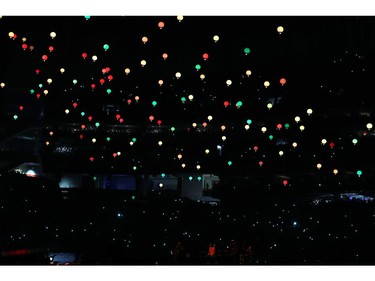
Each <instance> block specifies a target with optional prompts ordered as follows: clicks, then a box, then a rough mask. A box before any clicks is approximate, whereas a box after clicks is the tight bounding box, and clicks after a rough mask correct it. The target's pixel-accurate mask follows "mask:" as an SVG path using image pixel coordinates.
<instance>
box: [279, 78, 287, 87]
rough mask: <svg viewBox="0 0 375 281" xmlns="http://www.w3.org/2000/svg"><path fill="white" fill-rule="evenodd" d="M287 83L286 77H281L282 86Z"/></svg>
mask: <svg viewBox="0 0 375 281" xmlns="http://www.w3.org/2000/svg"><path fill="white" fill-rule="evenodd" d="M285 83H286V79H285V78H281V79H280V84H281V85H282V86H284V84H285Z"/></svg>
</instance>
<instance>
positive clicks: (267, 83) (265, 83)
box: [263, 81, 271, 88]
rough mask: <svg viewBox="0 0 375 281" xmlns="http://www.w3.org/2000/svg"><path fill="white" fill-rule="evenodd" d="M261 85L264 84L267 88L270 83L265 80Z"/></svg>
mask: <svg viewBox="0 0 375 281" xmlns="http://www.w3.org/2000/svg"><path fill="white" fill-rule="evenodd" d="M263 85H264V87H266V88H268V87H269V86H270V85H271V84H270V82H269V81H265V82H264V83H263Z"/></svg>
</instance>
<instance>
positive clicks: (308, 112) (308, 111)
mask: <svg viewBox="0 0 375 281" xmlns="http://www.w3.org/2000/svg"><path fill="white" fill-rule="evenodd" d="M306 112H307V115H309V116H310V115H311V114H312V113H313V111H312V109H311V108H309V109H308V110H306Z"/></svg>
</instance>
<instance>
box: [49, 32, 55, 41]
mask: <svg viewBox="0 0 375 281" xmlns="http://www.w3.org/2000/svg"><path fill="white" fill-rule="evenodd" d="M49 35H50V36H51V38H52V39H54V38H55V37H56V32H54V31H52V32H51V33H50V34H49Z"/></svg>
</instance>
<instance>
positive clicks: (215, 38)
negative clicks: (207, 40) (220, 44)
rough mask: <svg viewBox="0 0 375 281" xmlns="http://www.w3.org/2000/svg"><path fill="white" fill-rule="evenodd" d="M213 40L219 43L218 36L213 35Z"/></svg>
mask: <svg viewBox="0 0 375 281" xmlns="http://www.w3.org/2000/svg"><path fill="white" fill-rule="evenodd" d="M213 39H214V41H215V43H216V42H217V41H219V36H218V35H214V37H213Z"/></svg>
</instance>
